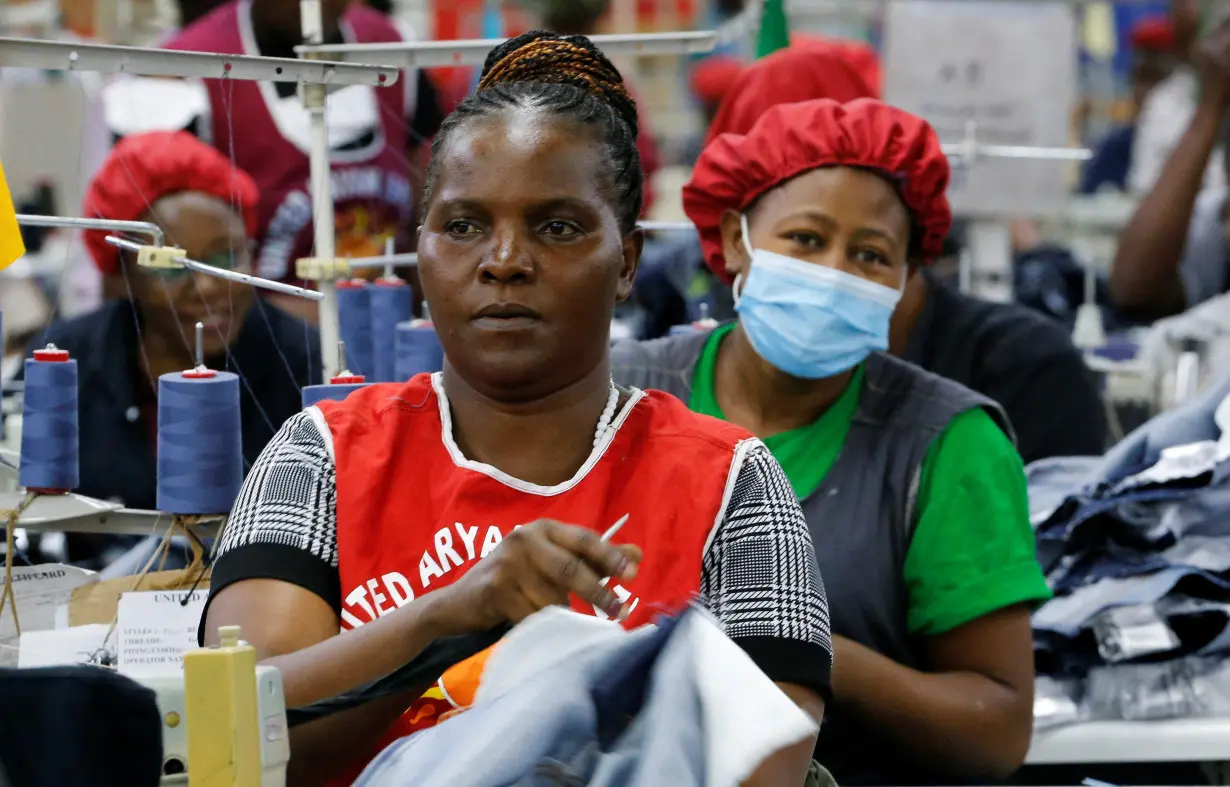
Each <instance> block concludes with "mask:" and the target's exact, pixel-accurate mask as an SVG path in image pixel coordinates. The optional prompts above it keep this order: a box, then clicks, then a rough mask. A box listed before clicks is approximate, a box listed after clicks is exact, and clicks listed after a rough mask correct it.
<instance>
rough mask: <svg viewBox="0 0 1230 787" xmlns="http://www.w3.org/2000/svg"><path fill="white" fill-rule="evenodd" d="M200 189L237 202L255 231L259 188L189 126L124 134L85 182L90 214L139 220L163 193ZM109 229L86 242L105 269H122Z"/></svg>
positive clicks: (88, 236) (87, 236)
mask: <svg viewBox="0 0 1230 787" xmlns="http://www.w3.org/2000/svg"><path fill="white" fill-rule="evenodd" d="M182 191H199V192H202V193H204V194H209V195H210V196H213V197H217V198H218V199H221V200H223V201H225V202H228V203H230V204H231V205H234V206H235V208H236V210H237V211H239V212H240V213H241V214H242V215H243V220H244V226H245V227H246V229H247V232H248V235H252V234H254V233H255V232H256V222H257V214H256V208H257V203H258V201H259V199H260V192H259V191H258V189H257V187H256V183H255V181H253V180H252V178H251V177H250V176H249V175H248V174H247V173H246V172H243V171H242V170H240V169H238V168H236V167H235V166H233V165H232V164H231V162H230V160H229V159H228V158H227V157H226V156H224V155H222V154H221V153H219V152H218V151H217V150H216V149H215V148H212V147H210V146H209V145H207V144H205V143H204V142H202V141H200V140H199V139H197V138H196V137H194V136H192V135H191V134H189V133H187V132H186V131H151V132H148V133H144V134H133V135H131V136H127V137H124V138H123V139H121V140H120V141H119V142H118V143H117V144H116V146H115V147H114V148H113V149H112V150H111V154H110V155H109V156H107V160H106V161H104V162H103V165H102V167H101V168H99V170H98V172H97V173H96V174H95V175H94V178H93V180H91V181H90V185H89V186H88V187H87V188H86V192H85V200H84V201H83V206H82V210H83V215H84V216H85V217H87V218H92V219H95V218H101V219H112V220H116V221H135V220H137V219H140V218H141V216H143V215H145V213H146V212H147V211H148V210H149V207H150V205H152V204H153V203H154V202H156V201H158V200H159V199H161V198H162V197H165V196H168V195H170V194H175V193H178V192H182ZM106 236H107V233H106V232H98V231H92V232H86V233H85V245H86V248H88V249H89V251H90V254H91V255H92V256H93V257H94V264H95V265H97V266H98V269H99V270H100V271H102V272H103V273H104V274H110V273H115V272H116V271H117V270H118V269H119V249H117V248H115V247H114V246H112V245H110V244H108V243H107V242H106V241H105V240H104V238H105V237H106Z"/></svg>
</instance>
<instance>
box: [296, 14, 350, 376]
mask: <svg viewBox="0 0 1230 787" xmlns="http://www.w3.org/2000/svg"><path fill="white" fill-rule="evenodd" d="M299 12H300V26H301V28H302V32H303V40H304V41H305V42H306V43H307V44H309V45H316V46H319V45H320V44H322V43H323V42H324V22H323V20H322V18H321V11H320V0H301V2H300V3H299ZM314 57H319V55H312V54H308V53H305V54H304V58H305V59H313V58H314ZM300 89H301V90H302V93H301V96H302V98H303V106H304V108H305V109H307V111H308V119H309V122H310V123H311V159H310V160H311V183H312V185H311V188H312V216H313V221H312V225H313V231H314V233H315V246H316V252H315V256H316V257H317V258H319V259H323V260H332V259H333V258H334V256H335V254H336V250H335V248H334V221H335V220H334V208H333V182H332V173H331V171H330V168H329V127H328V126H327V125H326V121H325V90H324V86H322V85H303V86H302V87H301V88H300ZM332 275H333V273H332V268H331V267H330V270H329V272H328V273H327V274H326V275H325V276H323V277H322V278H321V279H320V280H319V281H317V283H316V286H317V289H319V290H320V294H321V296H323V297H322V300H321V303H320V361H321V366H322V369H323V373H324V379H326V380H328V379H330V378H332V377H335V376H336V375H337V373H338V372H339V371H340V370H341V367H340V365H339V360H340V359H339V358H338V356H337V349H338V344H337V343H338V340H339V338H340V336H341V332H340V329H339V328H338V314H337V284H336V283H335V282H334V281H333V279H332Z"/></svg>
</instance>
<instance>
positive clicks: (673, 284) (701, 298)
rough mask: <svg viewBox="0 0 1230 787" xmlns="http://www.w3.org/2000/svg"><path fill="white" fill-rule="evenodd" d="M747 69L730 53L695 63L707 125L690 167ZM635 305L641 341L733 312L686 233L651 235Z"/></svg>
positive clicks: (694, 84) (696, 89)
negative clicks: (705, 318) (724, 99)
mask: <svg viewBox="0 0 1230 787" xmlns="http://www.w3.org/2000/svg"><path fill="white" fill-rule="evenodd" d="M743 67H744V63H743V61H742V60H739V59H737V58H734V57H731V56H729V55H714V56H712V57H707V58H705V59H704V60H702V61H700V62H699V63H697V64H696V65H694V66H693V67H692V73H691V76H690V78H689V83H690V86H691V88H692V95H693V97H694V98H695V99H696V100H697V102H698V103H699V104H700V108H701V113H702V116H703V117H704V120H705V125H704V127H703V128H702V129H701V134H702V136H700V137H697V138H696V140H695V142H693V143H692V145H691V146H690V147H691V148H692V150H690V151H689V153H688V154H687V161H688V164H689V165H691V164H692V163H694V162H695V161H696V157H697V156H699V155H700V151H701V149H702V147H703V134H704V132H705V129H707V128H708V127H709V124H710V123H711V122H713V117H714V115H716V114H717V111H718V107H719V106H721V103H722V98H723V97H724V96H725V95H726V91H727V90H729V89H730V86H731V85H732V84H734V81H735V80H736V79H737V78H738V76H739V74H740V73H741V72H742V71H743ZM632 303H633V304H634V305H635V306H636V315H637V317H636V336H638V337H639V338H641V339H654V338H657V337H659V336H665V335H666V332H667V331H669V330H670V329H671V327H672V326H675V325H681V324H683V323H687V322H691V321H693V320H695V319H698V318H699V317H700V316H701V314H702V312H703V314H705V315H706V316H708V317H711V318H714V319H727V318H730V317H733V316H734V303H733V302H732V301H731V299H730V297H729V290H728V289H726V288H725V287H718V286H715V282H714V281H713V275H712V274H711V273H709V269H708V268H706V267H705V265H704V260H703V259H702V258H701V255H700V247H699V246H698V245H697V243H696V237H695V236H694V235H692V234H691V233H689V232H686V231H685V232H669V233H659V234H656V235H651V236H650V237H649V238H647V239H646V243H645V253H644V256H643V257H642V258H641V267H640V270H638V271H637V274H636V282H635V284H633V288H632Z"/></svg>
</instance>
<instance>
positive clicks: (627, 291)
mask: <svg viewBox="0 0 1230 787" xmlns="http://www.w3.org/2000/svg"><path fill="white" fill-rule="evenodd" d="M622 250H623V266H622V267H621V268H620V270H619V285H618V286H617V287H616V288H615V298H616V301H617V302H619V303H622V302H624V301H626V300H628V297H629V296H631V295H632V284H633V282H635V281H636V269H637V268H638V267H639V266H640V264H641V254H642V253H643V252H644V251H645V231H644V230H642V229H641V228H640V227H637V228H636V229H634V230H632V232H630V233H628V235H627V237H625V238H624V239H623V246H622Z"/></svg>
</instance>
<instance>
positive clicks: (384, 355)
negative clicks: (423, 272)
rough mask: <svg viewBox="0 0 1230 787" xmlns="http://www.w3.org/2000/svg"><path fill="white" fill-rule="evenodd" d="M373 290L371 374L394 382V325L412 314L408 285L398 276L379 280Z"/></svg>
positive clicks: (395, 373)
mask: <svg viewBox="0 0 1230 787" xmlns="http://www.w3.org/2000/svg"><path fill="white" fill-rule="evenodd" d="M371 291H372V369H373V370H372V373H371V374H369V375H367V379H368V380H371V381H372V382H376V383H392V382H397V380H398V377H397V326H398V324H400V323H403V322H407V321H408V320H409V319H410V318H411V316H412V306H413V303H412V298H411V294H410V285H408V284H406V282H404V281H402V280H401V279H396V278H383V279H378V280H377V281H376V283H375V284H374V285H373V286H372V288H371Z"/></svg>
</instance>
